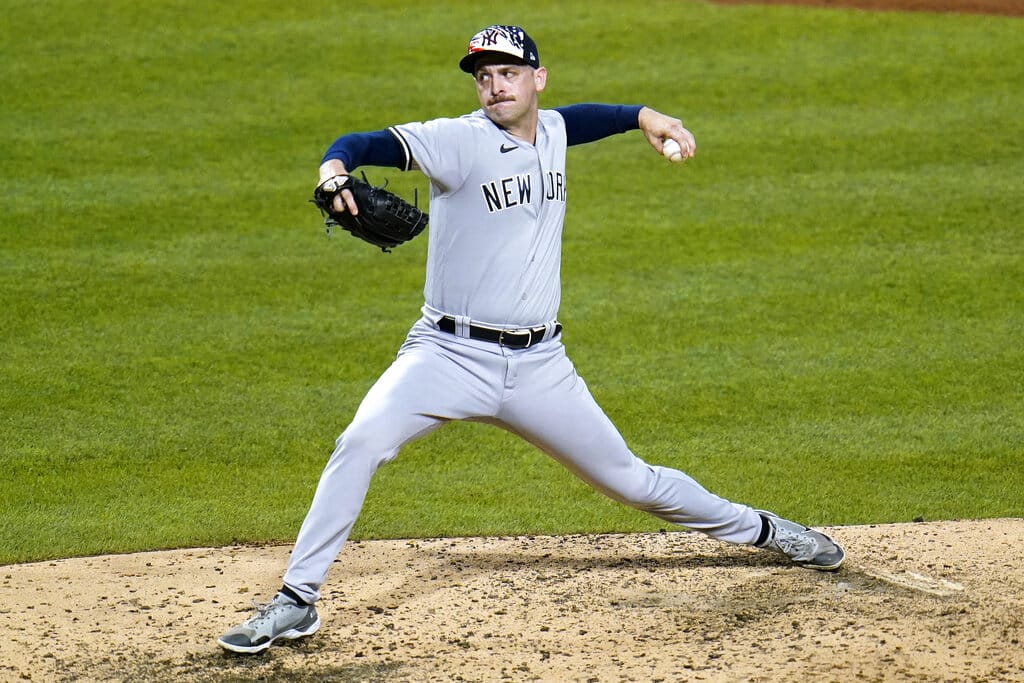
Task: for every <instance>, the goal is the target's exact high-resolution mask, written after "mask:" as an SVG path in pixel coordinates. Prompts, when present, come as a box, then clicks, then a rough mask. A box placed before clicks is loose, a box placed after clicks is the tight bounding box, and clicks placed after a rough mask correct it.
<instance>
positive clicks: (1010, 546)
mask: <svg viewBox="0 0 1024 683" xmlns="http://www.w3.org/2000/svg"><path fill="white" fill-rule="evenodd" d="M718 1H720V2H722V3H730V4H739V3H745V4H754V2H755V0H718ZM756 1H760V2H768V3H772V4H803V5H812V4H813V5H823V6H829V7H859V8H864V9H911V10H924V11H938V12H947V11H949V12H987V13H992V14H1005V15H1017V16H1020V15H1024V1H1022V0H756ZM831 531H832V533H833V534H834V535H835V536H836V538H837V539H838V540H839V541H840V542H842V543H843V544H844V545H845V546H846V548H847V551H848V560H847V564H846V565H845V566H844V567H843V569H841V570H840V571H838V572H835V573H820V572H814V571H811V570H805V569H799V568H796V567H792V566H788V565H787V564H786V563H784V562H780V560H779V558H778V557H777V556H774V555H772V554H769V553H765V552H761V551H755V550H751V549H748V548H741V547H734V546H727V545H724V544H720V543H717V542H715V541H711V540H709V539H707V538H704V537H703V536H700V535H698V534H691V533H681V532H680V533H662V534H641V535H635V534H634V535H597V536H565V537H517V538H483V539H480V538H477V539H430V540H415V541H372V542H354V543H350V544H349V545H348V546H347V547H346V548H345V551H344V552H343V553H342V556H341V561H340V562H339V563H337V564H336V565H335V568H334V570H333V571H332V574H331V576H330V577H329V581H328V584H327V586H326V587H325V591H324V599H323V600H322V602H321V603H320V605H319V610H320V614H321V618H322V620H323V626H322V628H321V631H320V632H319V633H317V634H316V635H314V636H312V637H310V638H306V639H303V640H301V641H297V642H294V643H287V644H285V645H280V646H275V647H273V648H271V649H270V650H269V651H267V652H265V653H263V654H261V655H257V656H239V655H232V654H229V653H225V652H223V651H222V650H221V649H220V648H219V647H217V645H216V644H215V639H216V637H217V636H218V635H220V633H222V632H223V631H224V630H226V629H227V628H229V627H231V626H233V625H235V624H236V623H238V622H239V621H241V620H243V619H245V618H246V617H247V616H248V614H249V613H250V612H251V606H250V604H249V603H250V601H251V600H261V601H263V600H266V599H268V598H269V597H270V596H271V595H272V594H273V592H274V591H275V590H276V589H277V587H278V585H279V581H280V576H281V574H282V573H283V570H284V566H285V563H286V561H287V556H288V551H289V549H290V548H289V547H285V546H264V547H228V548H209V549H191V550H172V551H163V552H151V553H141V554H131V555H115V556H105V557H88V558H75V559H66V560H57V561H52V562H42V563H35V564H23V565H13V566H3V567H0V681H26V680H33V681H164V680H175V681H180V682H181V683H187V682H190V681H286V680H287V681H310V682H312V681H534V680H536V681H594V682H598V681H600V682H603V681H666V682H676V681H723V682H725V681H730V682H732V681H760V682H773V683H774V682H777V681H808V680H818V681H913V682H918V681H920V682H932V681H972V682H974V681H976V682H979V683H980V682H982V681H1024V648H1022V645H1021V639H1022V638H1024V559H1022V558H1024V555H1022V549H1024V520H1021V519H1002V520H979V521H948V522H928V523H916V524H894V525H879V526H864V527H840V528H834V529H832V530H831Z"/></svg>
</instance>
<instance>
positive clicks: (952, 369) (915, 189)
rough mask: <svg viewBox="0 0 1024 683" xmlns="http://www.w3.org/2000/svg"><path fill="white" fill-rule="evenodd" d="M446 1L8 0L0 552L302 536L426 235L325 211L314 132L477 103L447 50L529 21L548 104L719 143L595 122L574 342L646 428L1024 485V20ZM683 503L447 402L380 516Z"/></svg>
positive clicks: (423, 527)
mask: <svg viewBox="0 0 1024 683" xmlns="http://www.w3.org/2000/svg"><path fill="white" fill-rule="evenodd" d="M448 7H449V8H448V9H446V10H445V11H444V12H433V11H424V10H423V9H422V8H421V7H420V6H419V5H418V4H417V3H411V2H404V3H388V4H387V5H386V6H385V7H384V8H383V9H360V8H355V9H353V8H351V7H342V6H340V5H332V4H330V3H326V4H323V5H318V6H301V7H300V6H298V5H294V6H293V5H291V4H289V3H280V2H264V1H262V0H255V1H250V2H246V3H230V4H221V3H213V4H212V5H209V6H203V5H201V4H200V5H196V4H195V3H181V2H175V1H172V0H162V1H158V2H148V3H143V4H141V5H140V4H138V3H130V2H110V3H103V4H102V5H101V6H97V5H96V4H95V3H86V2H72V1H71V0H62V1H59V2H43V3H36V2H26V1H23V0H18V1H17V2H14V3H13V4H12V5H11V6H10V7H9V8H8V10H7V11H6V12H5V14H6V16H7V19H6V21H5V22H4V23H3V25H2V26H0V78H2V81H3V83H4V88H3V95H2V98H3V105H2V107H0V130H2V135H3V144H2V148H3V151H2V154H0V193H2V198H3V211H2V213H0V226H2V233H0V235H2V240H0V308H2V311H3V314H2V317H0V331H2V334H0V358H2V363H0V466H2V472H3V476H2V477H0V511H2V514H0V563H10V562H21V561H28V560H35V559H44V558H53V557H61V556H68V555H82V554H93V553H105V552H118V551H130V550H138V549H152V548H162V547H174V546H190V545H216V544H225V543H230V542H233V541H259V540H277V541H288V540H291V539H292V538H294V535H295V533H296V532H297V530H298V525H299V523H300V522H301V519H302V517H303V515H304V513H305V511H306V509H307V506H308V503H309V500H310V498H311V496H312V491H313V488H314V487H315V485H316V481H317V478H318V475H319V472H320V469H321V468H322V466H323V464H324V462H325V460H326V457H327V455H328V454H329V452H330V450H331V449H332V447H333V441H334V438H335V437H336V436H337V434H338V433H340V431H341V430H342V429H343V428H344V427H345V425H346V424H347V422H348V420H349V418H350V417H351V415H352V413H353V411H354V410H355V408H356V406H357V405H358V403H359V401H360V399H361V398H362V396H363V394H364V393H365V391H366V390H367V389H368V388H369V386H370V384H371V383H372V382H373V381H374V380H375V379H376V377H377V376H378V375H379V373H380V372H381V371H383V369H384V368H385V367H387V364H388V363H389V362H390V360H391V359H392V358H393V356H394V353H395V351H396V350H397V348H398V345H399V344H400V343H401V340H402V338H403V336H404V334H405V332H406V330H407V329H408V327H409V326H410V325H411V324H412V322H413V321H414V320H415V318H416V317H417V315H418V308H419V306H420V304H421V303H422V301H421V287H422V271H423V264H424V253H425V251H424V250H425V247H426V240H421V241H417V242H414V243H411V244H409V245H406V246H405V247H403V248H402V249H399V250H397V251H395V252H394V253H393V254H390V255H383V254H381V253H379V252H376V251H374V250H373V249H372V248H369V247H368V246H366V245H364V244H362V243H360V242H357V241H356V240H353V239H352V238H350V237H348V236H347V235H345V234H344V233H342V234H340V235H338V236H336V237H334V238H332V239H330V240H327V239H326V238H325V237H324V235H323V232H322V230H321V222H320V218H319V215H318V214H317V212H316V210H315V209H314V208H313V207H312V206H311V205H310V204H308V203H307V202H306V200H307V199H308V197H309V195H310V193H311V190H312V185H313V184H314V182H315V180H316V168H317V166H318V164H319V160H320V155H321V154H322V152H323V150H324V149H325V148H326V146H327V145H328V144H329V143H330V142H331V141H332V140H333V139H334V138H335V137H336V136H337V135H339V134H341V133H344V132H349V131H355V130H372V129H377V128H382V127H384V126H386V125H390V124H392V123H400V122H404V121H411V120H425V119H429V118H433V117H436V116H452V115H458V114H461V113H464V112H466V111H469V110H470V109H473V108H475V106H476V101H475V96H474V93H473V89H472V87H471V84H470V81H469V80H467V78H466V77H465V76H464V75H463V74H461V73H460V72H459V71H458V70H457V68H456V66H455V63H456V61H457V59H458V57H459V56H460V54H461V51H462V50H463V49H464V46H465V42H466V41H467V40H468V38H469V36H470V35H471V34H472V33H473V32H474V31H476V30H477V29H479V28H480V27H482V26H484V25H486V24H489V23H494V22H510V21H515V22H518V23H522V24H523V25H524V26H525V27H526V28H527V30H529V31H530V33H531V34H532V35H533V37H534V38H536V39H537V41H538V43H539V46H540V51H541V58H542V60H543V61H544V62H545V63H546V64H547V66H548V68H549V70H550V77H549V87H548V90H547V92H546V93H545V95H544V100H543V104H544V105H545V106H557V105H560V104H568V103H571V102H576V101H604V102H628V103H634V102H635V103H645V104H648V105H650V106H652V107H654V108H656V109H659V110H661V111H665V112H669V113H674V114H676V115H678V116H680V117H681V118H683V120H684V121H685V123H686V124H687V126H688V127H689V128H690V129H691V130H692V131H693V132H694V133H695V135H696V137H697V140H698V145H699V151H698V157H697V158H696V159H695V160H694V161H692V162H688V163H687V164H685V165H684V166H683V167H677V166H671V165H669V164H667V163H666V162H665V161H664V160H663V159H661V158H659V157H658V156H656V155H655V154H654V153H653V152H652V151H651V150H650V149H649V148H647V147H646V145H645V143H644V142H643V141H642V139H641V137H640V134H639V133H635V132H634V133H632V134H628V135H623V136H619V137H616V138H614V139H609V140H606V141H603V142H602V143H599V144H594V145H590V146H587V147H583V148H574V149H572V150H570V152H569V161H568V176H569V185H568V187H569V198H570V201H569V210H568V218H567V225H566V236H565V250H564V252H565V253H564V265H563V278H564V286H563V304H562V315H561V317H562V320H563V322H564V323H565V325H566V333H565V337H564V340H565V343H566V345H567V347H568V349H569V353H570V356H571V357H572V358H573V359H574V360H575V362H576V364H577V367H578V369H579V371H580V373H581V374H582V375H583V376H584V377H585V378H586V379H587V381H588V383H589V384H590V386H591V389H592V390H593V391H594V393H595V395H596V396H597V398H598V400H599V401H600V402H601V403H602V405H603V406H604V407H605V409H606V412H608V414H609V415H610V416H611V417H612V419H613V420H614V421H615V422H616V424H617V425H618V426H619V428H620V429H621V431H622V432H623V434H624V435H625V436H626V438H627V440H628V441H629V442H630V444H631V445H632V446H633V448H634V450H635V451H636V452H637V453H638V454H639V455H641V456H642V457H644V458H645V459H647V460H649V461H651V462H654V463H659V464H664V465H669V466H674V467H678V468H681V469H683V470H685V471H687V472H688V473H690V474H691V475H693V476H694V477H696V478H697V479H698V480H699V481H701V482H702V483H704V484H705V485H707V486H708V487H709V488H711V489H712V490H715V491H717V492H719V493H721V494H723V495H725V496H727V497H730V498H733V499H736V500H741V501H746V502H750V503H752V504H756V505H758V506H766V507H770V508H773V509H775V510H777V511H778V512H780V513H783V514H787V515H792V516H798V517H799V518H800V519H802V520H805V521H807V522H808V523H814V524H853V523H871V522H889V521H909V520H911V519H913V518H915V517H918V516H922V517H925V518H928V519H937V518H964V517H995V516H1022V515H1024V474H1022V469H1024V468H1022V458H1024V227H1022V223H1024V181H1022V179H1024V119H1022V117H1021V116H1020V112H1021V111H1022V110H1024V88H1021V84H1022V83H1024V41H1021V40H1020V36H1021V27H1022V24H1021V21H1020V20H1018V19H1006V18H995V17H973V16H957V15H936V14H912V15H911V14H899V13H885V14H873V13H867V12H860V11H852V10H851V11H838V10H835V11H816V10H810V9H807V8H784V7H771V8H765V7H754V6H747V7H738V6H733V7H721V6H715V5H709V4H703V3H701V2H651V3H646V4H642V5H639V6H631V8H630V10H629V11H628V12H627V11H626V9H624V7H625V6H624V5H622V4H621V3H618V2H611V1H610V0H609V1H606V0H594V1H592V2H589V3H587V4H586V9H585V10H579V9H576V10H575V11H571V12H570V11H568V10H567V9H566V10H540V9H530V10H524V11H522V12H521V13H519V14H517V15H515V16H509V15H501V16H494V15H490V14H487V13H485V11H484V10H482V9H481V8H480V7H479V6H478V4H476V3H468V2H457V3H449V5H448ZM367 171H368V175H369V176H370V179H371V180H374V181H382V180H383V179H385V178H387V179H389V180H390V183H391V188H392V189H397V191H398V192H399V193H401V194H404V195H406V196H409V195H411V192H412V189H413V188H418V189H419V191H420V194H421V196H425V194H426V182H425V180H424V179H423V178H422V176H418V175H416V174H401V173H399V172H397V171H395V170H386V169H367ZM659 526H660V525H659V523H658V522H657V521H656V520H653V519H651V518H648V517H646V516H644V515H641V514H640V513H637V512H634V511H632V510H629V509H626V508H623V507H621V506H618V505H616V504H613V503H611V502H609V501H607V500H605V499H603V498H602V497H600V496H599V495H597V494H595V493H593V492H592V491H590V490H589V489H588V488H586V487H585V486H583V485H582V484H580V483H579V482H577V481H575V480H574V479H572V478H571V477H570V476H569V475H567V474H566V473H565V472H563V471H562V470H561V469H559V468H558V467H557V466H556V465H554V464H552V463H551V462H549V461H547V460H546V459H545V458H544V457H543V456H541V455H540V454H538V453H536V452H534V451H533V450H531V449H530V448H529V447H528V446H526V445H525V444H523V443H521V442H519V441H517V440H516V439H514V438H512V437H510V436H508V435H506V434H504V433H503V432H500V431H498V430H494V429H493V428H488V427H484V426H480V425H467V424H455V425H450V426H448V427H446V428H445V429H443V430H441V431H439V432H437V433H435V434H433V435H431V436H430V437H428V438H426V439H424V440H422V441H420V442H417V443H415V444H413V445H412V446H410V447H408V448H407V449H406V450H405V451H404V452H403V453H402V455H401V456H400V457H399V459H398V461H396V463H393V464H391V465H389V466H387V467H385V468H384V469H382V470H381V472H380V473H379V474H378V477H377V479H376V480H375V483H374V486H373V488H372V489H371V492H370V496H369V499H368V501H367V504H366V508H365V510H364V514H363V516H362V518H361V519H360V522H359V524H358V526H357V530H356V534H355V535H356V536H358V537H361V538H373V537H409V536H438V535H475V534H518V533H562V532H604V531H630V530H653V529H657V528H659Z"/></svg>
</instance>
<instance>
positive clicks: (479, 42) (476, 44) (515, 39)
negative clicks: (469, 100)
mask: <svg viewBox="0 0 1024 683" xmlns="http://www.w3.org/2000/svg"><path fill="white" fill-rule="evenodd" d="M466 50H467V53H466V56H465V57H463V58H462V60H461V61H460V62H459V68H460V69H462V70H463V71H465V72H466V73H468V74H471V73H473V70H474V69H473V67H474V66H476V60H477V59H478V58H480V57H482V56H483V55H485V54H490V53H496V54H504V55H509V56H511V57H515V58H516V59H518V60H519V61H521V62H522V63H523V64H526V65H527V66H532V67H533V68H534V69H536V68H538V67H540V57H539V56H537V43H535V42H533V38H531V37H530V36H528V35H526V31H524V30H523V29H521V28H519V27H518V26H499V25H495V26H488V27H487V28H485V29H484V30H482V31H480V32H479V33H477V34H476V35H475V36H473V37H472V38H470V40H469V47H468V48H466Z"/></svg>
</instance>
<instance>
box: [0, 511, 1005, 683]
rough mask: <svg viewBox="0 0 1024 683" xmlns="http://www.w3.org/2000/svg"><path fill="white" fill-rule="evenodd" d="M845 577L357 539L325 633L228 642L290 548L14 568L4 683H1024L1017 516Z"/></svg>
mask: <svg viewBox="0 0 1024 683" xmlns="http://www.w3.org/2000/svg"><path fill="white" fill-rule="evenodd" d="M831 531H832V532H833V533H834V535H835V536H836V538H837V539H838V540H840V541H841V542H842V543H843V544H844V545H845V546H846V548H847V551H848V554H849V557H848V561H847V564H846V565H845V566H844V567H843V568H842V569H841V570H839V571H838V572H835V573H823V572H816V571H813V570H808V569H800V568H798V567H794V566H791V565H789V564H787V563H785V562H783V561H780V558H779V556H777V555H774V554H772V553H768V552H764V551H757V550H753V549H750V548H747V547H740V546H730V545H726V544H722V543H719V542H716V541H712V540H710V539H708V538H706V537H704V536H701V535H699V534H695V533H687V532H675V533H661V534H657V533H655V534H630V535H594V536H563V537H516V538H466V539H461V538H460V539H429V540H414V541H371V542H355V543H351V544H349V546H348V547H346V549H345V551H344V553H343V554H342V557H343V560H342V561H341V562H339V563H337V564H336V565H335V567H334V568H333V570H332V573H331V576H330V577H329V580H328V584H327V586H326V587H325V592H324V599H323V600H322V601H321V603H320V606H319V610H320V615H321V619H322V621H323V626H322V627H321V630H320V632H319V633H317V634H315V635H313V636H311V637H309V638H306V639H303V640H300V641H295V642H291V643H286V644H284V645H275V646H274V647H272V648H271V649H270V650H268V651H267V652H265V653H263V654H260V655H255V656H245V655H234V654H230V653H226V652H223V651H222V650H221V649H220V648H219V647H218V646H217V645H216V643H215V639H216V637H217V636H219V635H220V634H221V633H222V632H223V631H224V630H226V629H227V628H229V627H231V626H233V625H235V624H236V623H238V622H240V621H241V620H243V619H244V618H246V617H247V616H248V614H249V613H250V612H251V606H250V604H249V602H250V600H252V599H258V600H266V599H268V598H269V596H270V595H272V594H273V592H274V591H275V590H276V589H277V587H278V585H279V584H278V582H279V577H280V575H281V573H282V571H283V569H284V565H285V562H286V560H287V556H288V551H289V548H288V547H284V546H268V547H229V548H211V549H192V550H174V551H165V552H152V553H140V554H132V555H117V556H104V557H89V558H77V559H67V560H58V561H54V562H43V563H36V564H24V565H15V566H7V567H2V568H0V577H2V578H0V605H2V608H0V633H3V634H4V637H3V639H2V640H0V680H11V681H17V680H36V681H40V680H43V681H163V680H174V681H180V682H187V681H667V682H674V681H723V682H724V681H765V682H768V681H771V682H775V681H808V680H819V681H978V682H981V681H1024V648H1022V646H1021V643H1020V640H1021V638H1022V637H1024V556H1022V553H1021V552H1020V549H1021V548H1022V547H1024V520H1020V519H1003V520H982V521H959V522H929V523H916V524H914V523H911V524H894V525H880V526H863V527H840V528H834V529H832V530H831Z"/></svg>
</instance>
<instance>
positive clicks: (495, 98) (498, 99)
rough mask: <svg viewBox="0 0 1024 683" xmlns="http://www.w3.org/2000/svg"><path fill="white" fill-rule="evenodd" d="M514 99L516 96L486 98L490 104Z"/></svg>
mask: <svg viewBox="0 0 1024 683" xmlns="http://www.w3.org/2000/svg"><path fill="white" fill-rule="evenodd" d="M515 99H516V98H514V97H507V96H506V97H492V98H491V99H489V100H487V104H488V105H492V104H501V103H502V102H514V101H515Z"/></svg>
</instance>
